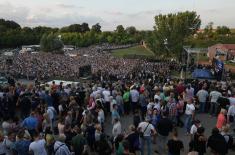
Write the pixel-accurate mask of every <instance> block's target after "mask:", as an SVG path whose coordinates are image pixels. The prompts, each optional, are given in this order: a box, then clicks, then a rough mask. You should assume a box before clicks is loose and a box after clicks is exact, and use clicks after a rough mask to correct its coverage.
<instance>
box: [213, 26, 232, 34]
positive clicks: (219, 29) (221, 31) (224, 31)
mask: <svg viewBox="0 0 235 155" xmlns="http://www.w3.org/2000/svg"><path fill="white" fill-rule="evenodd" d="M216 33H217V34H221V35H227V34H231V31H230V29H229V28H228V27H227V26H218V27H217V28H216Z"/></svg>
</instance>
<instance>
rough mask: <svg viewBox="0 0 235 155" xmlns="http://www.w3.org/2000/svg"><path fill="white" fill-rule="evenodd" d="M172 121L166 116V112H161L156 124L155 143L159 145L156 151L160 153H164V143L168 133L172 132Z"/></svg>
mask: <svg viewBox="0 0 235 155" xmlns="http://www.w3.org/2000/svg"><path fill="white" fill-rule="evenodd" d="M172 129H173V122H172V121H171V120H170V119H168V118H167V112H163V114H162V119H161V120H160V121H159V122H158V124H157V128H156V130H157V132H158V138H157V143H158V146H159V148H158V149H159V150H158V152H159V153H160V154H164V153H166V150H165V148H166V144H167V140H168V136H169V133H170V132H172Z"/></svg>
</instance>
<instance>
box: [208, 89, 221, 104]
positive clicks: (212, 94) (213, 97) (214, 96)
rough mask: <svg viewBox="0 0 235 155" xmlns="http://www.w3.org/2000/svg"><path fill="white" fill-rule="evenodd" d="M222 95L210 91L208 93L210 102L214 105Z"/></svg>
mask: <svg viewBox="0 0 235 155" xmlns="http://www.w3.org/2000/svg"><path fill="white" fill-rule="evenodd" d="M221 96H222V94H221V93H220V92H218V91H212V92H210V97H211V102H214V103H216V102H217V100H218V98H219V97H221Z"/></svg>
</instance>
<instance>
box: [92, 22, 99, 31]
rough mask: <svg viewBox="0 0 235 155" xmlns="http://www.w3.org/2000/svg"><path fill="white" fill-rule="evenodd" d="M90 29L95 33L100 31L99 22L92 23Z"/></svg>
mask: <svg viewBox="0 0 235 155" xmlns="http://www.w3.org/2000/svg"><path fill="white" fill-rule="evenodd" d="M91 31H93V32H96V33H100V32H101V26H100V24H99V23H97V24H95V25H92V27H91Z"/></svg>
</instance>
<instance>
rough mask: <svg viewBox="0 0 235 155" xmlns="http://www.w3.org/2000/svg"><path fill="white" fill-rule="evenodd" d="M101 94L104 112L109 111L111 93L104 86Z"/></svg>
mask: <svg viewBox="0 0 235 155" xmlns="http://www.w3.org/2000/svg"><path fill="white" fill-rule="evenodd" d="M102 95H103V98H104V103H105V104H104V105H105V108H106V112H107V113H110V95H111V93H110V91H109V89H108V87H107V86H106V87H105V90H104V91H103V92H102Z"/></svg>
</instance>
